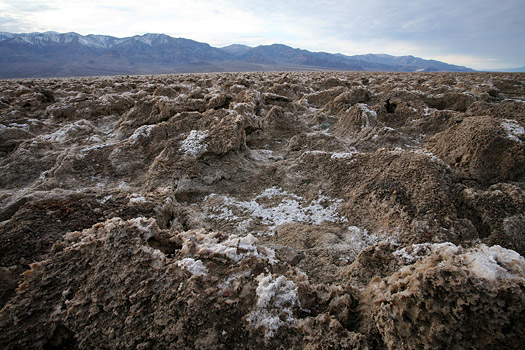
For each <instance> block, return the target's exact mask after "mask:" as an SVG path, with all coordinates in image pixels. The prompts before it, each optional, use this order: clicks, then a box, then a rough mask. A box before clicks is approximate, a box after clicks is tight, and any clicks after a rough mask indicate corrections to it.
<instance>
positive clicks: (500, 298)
mask: <svg viewBox="0 0 525 350" xmlns="http://www.w3.org/2000/svg"><path fill="white" fill-rule="evenodd" d="M524 81H525V76H524V75H523V74H488V73H484V74H481V73H480V74H456V73H450V74H448V73H440V74H426V73H425V74H423V73H421V74H406V73H402V74H395V73H388V74H386V73H366V72H364V73H363V72H344V73H332V72H317V73H242V74H241V73H239V74H236V73H227V74H226V73H225V74H188V75H157V76H131V77H129V76H128V77H98V78H78V79H77V78H71V79H44V80H41V79H36V80H30V79H27V80H4V81H0V86H1V89H0V234H1V239H0V307H2V309H1V311H0V346H1V347H2V348H5V349H19V348H28V349H31V348H34V349H51V348H56V349H61V348H63V349H66V348H67V349H87V348H111V349H123V348H130V349H131V348H133V349H166V348H177V349H252V348H253V349H255V348H257V349H260V348H263V349H266V348H267V349H275V348H281V349H320V348H334V349H338V348H339V349H360V348H362V349H385V348H390V349H396V348H413V349H421V348H429V349H430V348H454V347H455V348H458V349H460V348H461V349H465V348H467V349H469V348H472V349H474V348H494V349H496V348H497V349H517V348H520V345H521V342H520V339H521V332H520V330H521V329H522V328H523V327H524V326H525V322H524V319H523V316H522V314H524V313H523V310H524V307H525V290H524V285H525V283H524V261H523V258H522V255H524V254H525V244H524V242H525V239H524V235H525V216H524V214H523V213H524V212H525V191H524V189H525V181H524V176H525V143H524V141H525V132H524V130H525V129H524V125H525V90H524V83H523V82H524ZM520 254H521V255H520Z"/></svg>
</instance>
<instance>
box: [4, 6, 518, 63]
mask: <svg viewBox="0 0 525 350" xmlns="http://www.w3.org/2000/svg"><path fill="white" fill-rule="evenodd" d="M48 30H53V31H57V32H77V33H80V34H84V35H85V34H106V35H113V36H117V37H124V36H132V35H137V34H144V33H165V34H168V35H171V36H175V37H185V38H188V39H193V40H198V41H202V42H207V43H209V44H210V45H213V46H218V47H220V46H226V45H229V44H234V43H239V44H246V45H250V46H256V45H262V44H272V43H282V44H286V45H290V46H293V47H299V48H304V49H308V50H312V51H326V52H331V53H337V52H339V53H343V54H347V55H354V54H364V53H387V54H392V55H408V54H411V55H414V56H419V57H423V58H428V59H438V60H442V61H446V62H448V63H454V64H459V65H465V66H469V67H472V68H477V69H482V68H509V67H518V66H524V65H525V1H523V0H499V1H493V0H477V1H476V0H462V1H458V0H441V1H436V0H420V1H401V0H390V1H385V0H369V1H366V2H363V1H357V0H339V1H332V0H327V1H322V0H313V1H304V0H302V1H297V0H288V1H282V0H279V1H277V0H265V1H259V0H256V1H242V0H218V1H211V0H182V1H177V0H176V1H159V0H148V1H144V0H116V1H107V0H103V1H99V0H91V1H81V0H47V1H33V0H27V1H17V0H0V31H7V32H14V33H25V32H41V31H48Z"/></svg>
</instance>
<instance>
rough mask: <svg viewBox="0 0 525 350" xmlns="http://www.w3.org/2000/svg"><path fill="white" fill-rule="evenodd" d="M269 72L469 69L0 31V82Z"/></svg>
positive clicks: (278, 48) (157, 38) (411, 60)
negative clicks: (85, 77)
mask: <svg viewBox="0 0 525 350" xmlns="http://www.w3.org/2000/svg"><path fill="white" fill-rule="evenodd" d="M271 70H360V71H361V70H362V71H407V72H411V71H455V72H459V71H472V70H471V69H468V68H465V67H459V66H454V65H449V64H447V63H443V62H438V61H433V60H423V59H421V58H417V57H413V56H402V57H395V56H389V55H372V54H369V55H360V56H345V55H341V54H330V53H325V52H311V51H308V50H302V49H296V48H292V47H289V46H286V45H282V44H273V45H261V46H257V47H249V46H246V45H230V46H227V47H223V48H216V47H212V46H210V45H209V44H206V43H200V42H197V41H194V40H190V39H184V38H173V37H171V36H168V35H165V34H144V35H136V36H133V37H127V38H116V37H112V36H105V35H86V36H83V35H80V34H77V33H64V34H60V33H56V32H45V33H29V34H12V33H0V77H1V78H19V77H52V76H59V77H60V76H89V75H116V74H151V73H177V72H213V71H216V72H217V71H271Z"/></svg>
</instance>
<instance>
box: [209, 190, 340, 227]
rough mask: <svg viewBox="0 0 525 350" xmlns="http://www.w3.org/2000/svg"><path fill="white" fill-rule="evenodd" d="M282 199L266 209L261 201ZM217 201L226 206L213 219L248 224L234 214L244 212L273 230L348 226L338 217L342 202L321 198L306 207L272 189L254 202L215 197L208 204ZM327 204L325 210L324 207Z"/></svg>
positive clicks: (301, 201)
mask: <svg viewBox="0 0 525 350" xmlns="http://www.w3.org/2000/svg"><path fill="white" fill-rule="evenodd" d="M276 197H277V198H281V200H280V202H278V203H277V204H275V205H266V206H265V205H263V204H260V203H259V202H258V201H259V200H261V199H272V198H276ZM214 198H217V199H219V200H220V201H221V202H222V204H221V205H216V206H213V207H212V208H211V211H212V213H210V215H209V217H210V218H215V219H220V220H226V221H230V222H234V221H243V222H244V221H246V219H245V220H243V219H242V218H240V217H238V216H236V215H234V214H233V211H232V210H236V211H240V212H241V213H242V215H243V216H246V215H247V216H249V217H250V218H248V219H247V220H250V219H252V218H253V219H258V220H260V222H261V224H263V225H267V226H270V229H271V230H273V229H275V228H276V227H277V226H279V225H282V224H285V223H289V222H304V223H311V224H314V225H321V224H322V223H323V222H347V221H348V220H347V219H346V218H345V217H342V216H340V215H339V214H338V213H337V209H338V208H339V205H340V204H341V202H342V200H340V199H338V200H333V199H331V198H329V197H326V196H323V195H321V194H319V196H318V198H317V199H315V200H313V201H311V202H310V203H308V204H307V203H306V200H305V199H304V198H303V197H301V196H298V195H296V194H293V193H288V192H286V191H283V190H282V189H281V188H277V187H271V188H268V189H266V190H264V191H263V192H262V193H260V194H259V195H257V196H255V197H254V198H253V199H252V200H250V201H240V200H237V199H235V198H232V197H228V196H221V195H217V194H211V195H209V196H207V197H206V198H205V199H204V202H206V201H208V200H210V199H214ZM321 203H325V206H326V207H325V206H323V205H321Z"/></svg>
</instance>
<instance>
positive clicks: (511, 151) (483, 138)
mask: <svg viewBox="0 0 525 350" xmlns="http://www.w3.org/2000/svg"><path fill="white" fill-rule="evenodd" d="M523 130H524V129H523V127H522V126H520V125H519V124H518V123H517V122H516V121H514V120H507V121H498V120H495V119H493V118H490V117H469V118H465V119H463V120H462V121H459V124H457V125H454V126H452V127H450V128H449V129H448V130H446V131H443V132H441V133H439V134H437V135H435V136H434V137H433V138H432V139H431V140H430V141H429V145H428V149H429V150H430V151H431V152H432V153H434V154H435V155H436V156H438V157H439V158H441V159H442V160H443V161H445V162H446V163H447V164H449V165H451V166H453V167H457V168H459V169H461V170H463V171H464V172H465V173H466V177H467V178H470V179H475V180H477V181H480V182H482V183H488V184H494V183H497V182H502V181H517V180H520V179H521V178H522V177H523V176H524V174H525V146H524V144H523V141H522V139H523V138H524V135H525V132H524V131H523Z"/></svg>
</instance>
